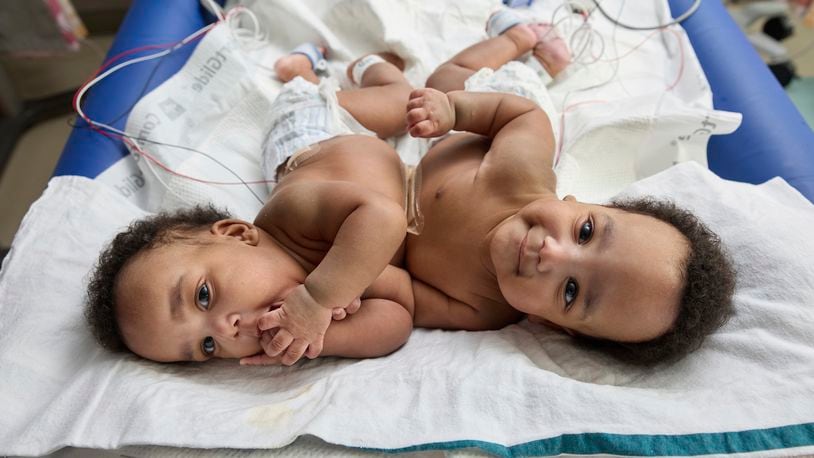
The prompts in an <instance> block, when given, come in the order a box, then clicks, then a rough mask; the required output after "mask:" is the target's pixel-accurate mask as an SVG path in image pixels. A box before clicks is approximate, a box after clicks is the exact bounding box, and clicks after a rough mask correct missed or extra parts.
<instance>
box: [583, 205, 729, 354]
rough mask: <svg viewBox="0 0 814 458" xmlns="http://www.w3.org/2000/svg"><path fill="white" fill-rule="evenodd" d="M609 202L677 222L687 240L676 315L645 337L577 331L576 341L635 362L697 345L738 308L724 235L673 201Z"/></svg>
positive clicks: (688, 351)
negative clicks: (661, 331) (660, 329)
mask: <svg viewBox="0 0 814 458" xmlns="http://www.w3.org/2000/svg"><path fill="white" fill-rule="evenodd" d="M608 206H609V207H611V208H617V209H620V210H624V211H627V212H631V213H638V214H641V215H646V216H651V217H653V218H656V219H659V220H661V221H664V222H666V223H668V224H670V225H671V226H673V227H675V228H676V229H677V230H678V231H679V232H681V234H683V235H684V237H685V238H686V239H687V241H688V243H689V253H688V255H687V257H686V259H685V260H684V262H683V263H682V265H681V275H682V279H683V287H682V291H681V299H680V302H679V311H678V316H677V317H676V319H675V321H674V322H673V325H672V326H671V327H670V329H668V330H667V332H665V333H664V334H662V335H661V336H659V337H657V338H655V339H651V340H648V341H645V342H615V341H611V340H606V339H598V338H595V337H590V336H584V335H577V336H575V337H577V339H578V342H581V343H583V344H585V346H587V347H589V348H596V349H599V350H600V351H603V352H605V353H608V354H610V355H611V356H614V357H615V358H617V359H619V360H621V361H624V362H627V363H630V364H633V365H637V366H654V365H657V364H660V363H664V364H669V363H673V362H675V361H678V360H679V359H681V358H683V357H684V356H686V355H688V354H689V353H691V352H693V351H695V350H696V349H698V348H699V347H700V346H701V344H702V343H703V341H704V339H705V338H706V337H707V336H708V335H709V334H711V333H713V332H714V331H715V330H717V329H718V328H720V327H721V326H723V325H724V324H725V323H726V322H727V320H728V319H729V317H730V316H731V315H732V314H733V312H734V307H733V305H732V295H733V293H734V290H735V278H736V272H735V268H734V266H733V265H732V260H731V259H730V257H729V255H728V254H727V252H726V250H725V249H724V247H723V246H722V244H721V239H720V238H719V237H718V236H717V235H716V234H715V233H714V232H712V231H711V230H710V229H709V228H708V227H707V226H706V225H704V224H703V223H702V222H701V221H700V220H699V219H698V218H697V217H696V216H695V215H693V214H692V213H691V212H689V211H687V210H685V209H682V208H679V207H677V206H676V205H675V204H674V203H672V202H670V201H661V200H657V199H654V198H649V197H648V198H641V199H630V200H619V201H613V202H612V203H611V204H610V205H608Z"/></svg>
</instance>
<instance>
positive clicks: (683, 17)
mask: <svg viewBox="0 0 814 458" xmlns="http://www.w3.org/2000/svg"><path fill="white" fill-rule="evenodd" d="M591 1H592V2H593V3H594V5H596V8H597V9H598V10H599V12H600V13H602V15H603V16H605V17H606V18H607V19H608V20H609V21H611V22H613V23H614V24H616V25H618V26H619V27H622V28H625V29H630V30H656V29H664V28H667V27H670V26H671V25H675V24H680V23H681V22H683V21H684V20H686V19H687V18H688V17H690V16H692V15H693V13H695V12H696V10H698V7H700V6H701V0H695V2H693V4H692V5H690V7H689V8H687V11H685V12H684V14H682V15H681V16H679V17H677V18H675V19H673V20H672V21H670V22H667V23H665V24H658V25H654V26H638V25H630V24H626V23H624V22H621V21H619V19H618V18H614V17H612V16H611V15H610V14H608V13H607V12H606V11H605V10H604V9H603V8H602V5H600V4H599V0H591Z"/></svg>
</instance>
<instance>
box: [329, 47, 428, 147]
mask: <svg viewBox="0 0 814 458" xmlns="http://www.w3.org/2000/svg"><path fill="white" fill-rule="evenodd" d="M370 56H378V57H380V58H381V59H382V60H383V61H379V62H375V63H373V64H372V65H369V66H366V65H365V63H366V59H367V60H369V59H370ZM374 60H377V61H378V60H379V59H375V58H374ZM357 65H358V66H361V67H366V68H361V70H364V71H363V72H360V71H358V70H360V68H359V67H358V66H357ZM354 68H356V69H357V71H356V72H354ZM403 69H404V61H402V60H401V58H400V57H398V56H397V55H395V54H392V53H380V54H373V55H368V56H364V57H361V58H359V59H357V60H356V61H354V62H353V63H351V64H350V65H349V66H348V76H349V77H350V78H351V81H354V80H355V79H356V78H358V79H359V80H360V81H354V83H356V84H358V85H359V89H350V90H345V91H339V92H338V93H337V98H338V99H339V104H340V105H341V106H342V108H344V109H346V110H347V111H348V112H349V113H350V114H351V115H352V116H353V117H354V118H356V120H357V121H359V123H361V124H362V125H363V126H365V127H366V128H368V129H370V130H372V131H373V132H376V134H377V135H378V136H379V137H380V138H388V137H392V136H395V135H401V134H403V133H404V132H405V129H406V125H405V122H404V107H405V106H407V101H408V100H409V99H410V92H412V90H413V87H412V85H410V83H409V82H408V81H407V79H406V78H405V77H404V74H403V73H402V70H403ZM354 73H356V75H354ZM354 76H356V78H354Z"/></svg>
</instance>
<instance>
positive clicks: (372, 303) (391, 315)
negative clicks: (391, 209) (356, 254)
mask: <svg viewBox="0 0 814 458" xmlns="http://www.w3.org/2000/svg"><path fill="white" fill-rule="evenodd" d="M413 310H414V301H413V290H412V286H411V284H410V275H409V274H408V273H407V272H406V271H405V270H403V269H399V268H398V267H394V266H390V265H388V266H387V267H385V269H384V271H383V272H382V273H381V275H379V277H378V278H377V279H376V280H375V281H374V282H373V284H372V285H370V287H368V288H367V290H365V293H364V294H363V295H362V307H361V308H360V309H359V311H358V312H357V313H355V314H353V315H349V316H348V317H346V318H345V319H344V320H342V321H334V322H331V324H330V326H328V330H327V331H326V332H325V343H324V345H323V347H322V353H321V354H320V356H343V357H348V358H375V357H378V356H384V355H387V354H389V353H392V352H393V351H395V350H397V349H398V348H399V347H401V346H402V345H403V344H404V343H405V342H406V341H407V338H408V337H409V335H410V332H411V331H412V329H413ZM273 333H274V331H273V330H272V331H269V332H266V333H264V335H263V336H262V337H261V344H262V346H263V348H264V349H268V350H267V351H271V341H272V336H273ZM280 362H281V357H280V356H276V357H271V356H268V354H259V355H255V356H250V357H248V358H243V359H242V360H241V361H240V363H241V364H245V365H267V364H279V363H280Z"/></svg>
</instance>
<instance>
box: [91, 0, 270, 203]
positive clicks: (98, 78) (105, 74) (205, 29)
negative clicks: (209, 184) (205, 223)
mask: <svg viewBox="0 0 814 458" xmlns="http://www.w3.org/2000/svg"><path fill="white" fill-rule="evenodd" d="M210 1H211V0H210ZM238 12H239V10H238V11H235V13H238ZM230 13H231V11H230ZM219 16H221V15H219ZM229 17H230V14H227V15H226V17H225V21H227V25H228V20H229ZM253 22H254V23H255V25H256V26H257V28H256V29H255V36H257V30H259V23H258V22H257V20H256V17H255V18H254V20H253ZM219 23H220V21H219V22H215V23H212V24H208V25H206V26H204V27H202V28H200V29H198V30H196V31H195V32H193V33H191V34H190V35H188V36H186V37H185V38H184V39H182V40H181V41H179V42H178V43H176V44H174V45H173V46H172V47H170V48H168V49H165V50H163V51H159V52H157V53H154V54H149V55H146V56H141V57H137V58H134V59H131V60H128V61H125V62H122V63H120V64H118V65H115V66H113V67H111V68H109V69H108V70H106V71H104V72H103V73H101V74H100V75H98V76H96V77H95V78H94V79H92V80H91V81H89V82H88V83H87V84H85V85H84V86H83V87H82V88H80V90H79V91H78V92H77V95H76V104H75V109H76V111H77V114H78V115H79V116H80V117H81V118H82V119H83V120H85V121H86V122H87V123H88V124H90V125H92V126H93V127H96V128H102V129H105V130H108V131H110V132H114V133H116V134H118V135H120V136H122V137H124V138H128V139H132V140H137V141H145V142H149V143H155V144H162V145H165V146H170V147H176V148H181V149H186V150H189V151H193V152H196V153H198V154H201V155H203V156H204V157H206V158H208V159H210V160H212V161H213V162H215V163H216V164H218V165H219V166H221V167H223V168H224V169H226V170H227V171H228V172H230V173H231V174H232V175H234V176H235V177H236V178H237V179H238V180H239V181H240V184H243V185H244V186H245V187H246V189H247V190H248V191H249V192H250V193H251V194H252V195H253V196H254V197H255V198H256V199H257V200H258V201H259V202H260V203H261V204H262V203H263V200H262V199H261V198H260V197H259V196H258V195H257V194H256V193H255V192H254V190H252V189H251V187H250V185H249V184H248V183H247V182H246V181H245V180H243V178H242V177H240V176H239V175H238V174H237V173H236V172H235V171H233V170H232V169H230V168H229V167H228V166H226V165H225V164H223V163H221V162H220V161H218V160H217V159H215V158H214V157H213V156H211V155H208V154H206V153H204V152H202V151H199V150H196V149H194V148H188V147H183V146H179V145H171V144H167V143H161V142H156V141H153V140H149V139H146V138H140V137H134V136H132V135H130V134H128V133H127V132H125V131H122V130H120V129H117V128H115V127H113V126H110V125H108V124H105V123H101V122H98V121H94V120H92V119H90V117H88V116H87V115H86V114H85V113H84V111H83V110H82V97H83V96H84V95H85V93H86V92H87V91H88V90H90V88H91V87H93V86H94V85H96V84H97V83H98V82H99V81H101V80H103V79H105V78H106V77H108V76H109V75H111V74H113V73H115V72H116V71H118V70H121V69H122V68H125V67H128V66H130V65H133V64H136V63H139V62H144V61H148V60H153V59H158V58H160V57H164V56H166V55H168V54H170V53H172V52H174V51H175V50H177V49H178V48H180V47H182V46H184V45H186V44H188V43H189V42H190V41H192V40H194V39H195V38H197V37H198V36H200V35H202V34H204V33H206V32H208V31H209V30H210V29H211V28H213V27H214V26H216V25H217V24H219ZM230 29H231V27H230ZM133 146H134V147H135V148H136V150H140V148H139V147H138V145H137V144H135V143H134V144H133ZM139 153H140V154H144V152H142V151H139ZM145 160H147V166H148V168H149V169H150V171H151V172H152V173H153V175H154V176H155V177H156V179H157V180H158V182H159V183H161V185H162V186H163V187H164V188H165V189H167V190H168V191H169V192H171V193H172V194H174V195H175V196H176V197H178V198H179V199H180V200H181V201H183V202H186V203H190V204H191V203H193V202H190V201H189V200H187V199H186V198H184V197H182V196H180V195H179V194H178V193H177V192H176V191H175V190H174V189H172V188H171V187H170V186H169V185H167V183H166V182H164V180H162V179H161V177H160V174H159V173H158V171H157V170H156V169H155V167H154V165H153V164H152V160H151V159H149V158H146V159H145ZM235 184H238V183H235Z"/></svg>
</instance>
